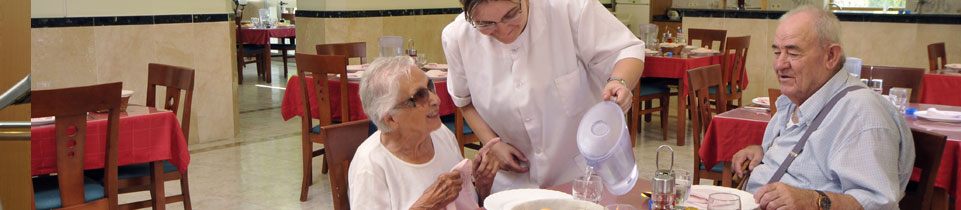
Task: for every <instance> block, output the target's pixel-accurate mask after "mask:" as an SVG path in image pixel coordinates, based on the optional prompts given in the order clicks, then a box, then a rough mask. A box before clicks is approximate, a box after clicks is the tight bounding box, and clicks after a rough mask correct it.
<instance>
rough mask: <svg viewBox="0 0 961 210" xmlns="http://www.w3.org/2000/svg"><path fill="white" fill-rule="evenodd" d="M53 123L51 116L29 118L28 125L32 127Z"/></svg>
mask: <svg viewBox="0 0 961 210" xmlns="http://www.w3.org/2000/svg"><path fill="white" fill-rule="evenodd" d="M55 121H56V119H55V118H54V117H53V116H49V117H38V118H30V125H31V126H34V125H46V124H53V123H54V122H55Z"/></svg>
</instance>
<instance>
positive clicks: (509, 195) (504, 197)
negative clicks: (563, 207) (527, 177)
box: [484, 189, 574, 210]
mask: <svg viewBox="0 0 961 210" xmlns="http://www.w3.org/2000/svg"><path fill="white" fill-rule="evenodd" d="M541 199H574V197H573V196H571V195H570V194H567V193H563V192H560V191H555V190H545V189H513V190H505V191H500V192H497V193H494V194H491V195H490V196H487V199H484V208H487V209H490V210H508V209H510V207H513V206H515V205H517V204H520V203H522V202H525V201H532V200H541Z"/></svg>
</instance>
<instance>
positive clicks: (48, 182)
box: [30, 82, 123, 210]
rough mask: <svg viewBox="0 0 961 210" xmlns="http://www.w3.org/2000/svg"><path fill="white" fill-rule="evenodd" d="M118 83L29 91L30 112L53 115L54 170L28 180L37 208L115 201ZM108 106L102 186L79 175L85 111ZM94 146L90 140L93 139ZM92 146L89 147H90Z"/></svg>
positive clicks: (94, 206)
mask: <svg viewBox="0 0 961 210" xmlns="http://www.w3.org/2000/svg"><path fill="white" fill-rule="evenodd" d="M121 88H123V83H120V82H117V83H110V84H102V85H93V86H86V87H75V88H64V89H55V90H35V91H33V92H32V93H31V95H32V96H31V97H32V98H33V99H31V100H32V101H33V103H32V105H31V112H30V116H31V117H46V116H55V117H56V120H55V121H56V122H55V126H56V130H57V140H56V141H57V143H56V144H57V145H56V147H57V149H56V150H57V175H56V176H40V177H37V178H34V179H33V185H34V186H33V188H34V196H35V197H34V199H35V204H36V208H38V209H111V210H116V209H117V208H118V204H117V202H118V200H117V138H118V137H119V133H120V132H119V124H120V89H121ZM99 110H109V111H108V116H109V118H108V119H107V127H106V130H107V131H106V134H107V135H106V139H105V141H104V142H105V143H104V144H103V148H102V149H103V151H105V152H104V165H103V167H104V176H105V178H104V182H103V186H101V185H100V183H99V182H97V181H96V180H94V179H92V178H89V177H86V176H84V171H83V169H84V156H85V155H84V154H86V153H85V151H86V147H85V145H86V143H87V139H86V137H87V112H95V111H99ZM93 145H96V144H93ZM91 149H92V148H91Z"/></svg>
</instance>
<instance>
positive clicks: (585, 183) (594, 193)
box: [571, 174, 604, 203]
mask: <svg viewBox="0 0 961 210" xmlns="http://www.w3.org/2000/svg"><path fill="white" fill-rule="evenodd" d="M571 191H572V192H573V194H574V199H577V200H584V201H590V202H594V203H601V193H602V192H603V191H604V185H603V184H602V183H601V176H598V175H596V174H592V175H590V176H586V175H585V176H581V177H578V178H577V179H574V186H572V189H571Z"/></svg>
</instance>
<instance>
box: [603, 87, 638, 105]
mask: <svg viewBox="0 0 961 210" xmlns="http://www.w3.org/2000/svg"><path fill="white" fill-rule="evenodd" d="M603 96H604V100H605V101H610V100H612V99H613V101H614V103H617V105H618V106H620V107H621V110H624V113H627V111H629V110H630V109H631V102H632V101H631V100H633V99H632V98H633V97H632V95H631V89H629V88H627V87H624V85H623V84H621V83H620V82H618V81H615V80H611V81H608V82H607V85H604V92H603Z"/></svg>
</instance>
